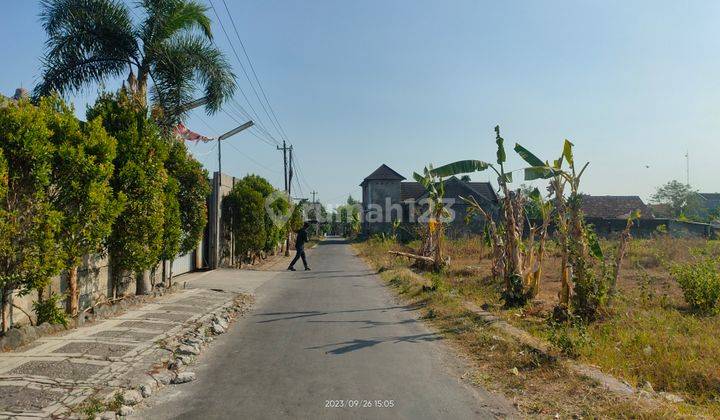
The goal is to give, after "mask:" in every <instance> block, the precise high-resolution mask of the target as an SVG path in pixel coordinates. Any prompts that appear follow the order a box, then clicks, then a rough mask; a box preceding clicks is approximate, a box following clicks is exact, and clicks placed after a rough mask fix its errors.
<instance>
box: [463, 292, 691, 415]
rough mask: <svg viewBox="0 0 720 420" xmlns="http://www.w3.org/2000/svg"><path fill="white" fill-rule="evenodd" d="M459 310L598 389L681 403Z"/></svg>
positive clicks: (476, 310) (473, 308)
mask: <svg viewBox="0 0 720 420" xmlns="http://www.w3.org/2000/svg"><path fill="white" fill-rule="evenodd" d="M463 306H464V308H465V309H467V310H468V311H470V312H472V313H473V314H475V315H477V316H478V318H480V319H481V320H482V321H484V322H485V324H486V325H488V326H490V327H493V328H495V329H497V330H499V331H500V332H502V333H504V334H506V335H508V336H510V337H512V338H514V339H515V340H517V341H519V342H520V343H521V344H523V345H525V346H528V347H530V348H532V349H533V350H535V351H537V352H539V353H541V354H542V355H544V356H545V357H548V358H550V359H551V360H556V361H558V362H560V363H561V364H562V365H563V366H564V367H565V368H566V369H568V370H570V371H571V372H573V373H575V374H577V375H580V376H583V377H585V378H588V379H590V380H592V381H595V382H596V383H598V384H599V385H600V386H602V387H603V388H605V389H606V390H608V391H610V392H612V393H615V394H620V395H624V396H633V395H634V396H637V397H639V398H642V399H646V400H650V401H656V400H663V401H668V402H672V403H681V402H683V401H684V399H683V398H682V397H681V396H679V395H676V394H672V393H669V392H654V391H653V390H652V389H637V388H635V387H633V386H632V385H630V384H628V383H627V382H625V381H623V380H621V379H618V378H616V377H614V376H612V375H608V374H607V373H604V372H602V371H601V370H600V369H598V368H597V367H595V366H591V365H587V364H583V363H578V362H576V361H574V360H571V359H568V358H565V357H563V356H562V354H561V353H560V351H559V350H558V349H557V348H555V347H554V346H553V345H552V344H550V343H548V342H546V341H544V340H541V339H539V338H537V337H535V336H533V335H531V334H530V333H528V332H527V331H525V330H523V329H520V328H517V327H515V326H513V325H511V324H509V323H508V322H507V321H504V320H502V319H500V318H499V317H497V316H495V315H493V314H491V313H490V312H488V311H485V310H483V309H481V308H480V307H478V306H477V305H476V304H474V303H472V302H467V301H466V302H464V303H463Z"/></svg>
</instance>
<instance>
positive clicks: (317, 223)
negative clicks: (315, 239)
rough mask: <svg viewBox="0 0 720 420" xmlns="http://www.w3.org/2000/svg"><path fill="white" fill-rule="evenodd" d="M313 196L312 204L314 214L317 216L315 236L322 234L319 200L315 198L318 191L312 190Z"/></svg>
mask: <svg viewBox="0 0 720 420" xmlns="http://www.w3.org/2000/svg"><path fill="white" fill-rule="evenodd" d="M310 194H312V196H313V199H312V206H313V216H314V217H315V236H320V224H319V223H320V216H321V215H320V209H319V208H318V205H317V200H315V194H317V191H315V190H312V192H311V193H310Z"/></svg>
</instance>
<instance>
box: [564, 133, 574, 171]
mask: <svg viewBox="0 0 720 420" xmlns="http://www.w3.org/2000/svg"><path fill="white" fill-rule="evenodd" d="M573 146H574V144H572V143H570V140H568V139H565V144H563V153H562V155H563V157H564V158H565V160H566V161H567V163H568V164H569V165H573V164H574V163H573V151H572V148H573Z"/></svg>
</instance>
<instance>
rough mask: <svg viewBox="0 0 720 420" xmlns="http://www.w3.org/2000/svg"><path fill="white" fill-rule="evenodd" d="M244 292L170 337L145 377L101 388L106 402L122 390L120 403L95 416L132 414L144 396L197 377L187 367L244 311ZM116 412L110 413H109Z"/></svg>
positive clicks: (247, 305)
mask: <svg viewBox="0 0 720 420" xmlns="http://www.w3.org/2000/svg"><path fill="white" fill-rule="evenodd" d="M243 296H244V297H247V295H242V294H237V293H233V298H232V299H230V300H229V301H228V302H226V303H224V304H222V305H221V306H219V307H218V308H216V309H215V310H213V311H212V312H209V313H207V314H205V315H203V316H202V317H200V318H199V319H197V320H196V321H194V325H193V326H191V327H190V328H188V329H185V330H184V331H181V332H180V333H179V334H178V335H176V336H175V337H174V338H173V339H172V344H171V345H166V346H165V348H166V349H167V350H169V351H171V352H172V356H170V358H169V359H167V360H159V361H158V362H157V363H156V364H155V367H154V368H152V369H151V370H150V371H147V372H145V373H146V374H145V375H144V380H141V381H139V383H137V384H135V385H134V386H133V387H131V388H124V387H117V388H110V389H104V390H102V392H101V394H100V395H98V396H99V397H100V399H101V400H103V401H105V403H106V404H109V403H111V402H112V401H113V399H114V398H115V395H116V394H118V393H121V394H122V397H123V398H122V400H123V405H122V406H121V407H120V408H119V409H118V410H117V412H115V413H113V412H112V411H109V412H108V411H106V412H104V413H101V414H98V415H97V416H96V418H98V419H101V418H102V419H104V418H110V419H115V418H118V417H119V418H123V417H126V416H129V415H132V414H133V412H134V408H133V406H136V405H138V404H141V403H142V401H143V400H144V399H146V398H149V397H150V396H152V395H153V393H154V392H155V391H157V390H159V389H161V388H163V387H165V386H167V385H178V384H184V383H188V382H191V381H194V380H195V379H196V377H195V373H194V372H191V371H189V370H187V367H188V366H189V365H193V364H194V363H195V362H196V360H197V356H199V355H200V354H201V353H202V351H203V350H204V348H205V347H207V346H208V345H209V344H210V343H211V342H212V341H214V340H215V338H216V337H217V336H218V335H221V334H224V333H225V332H226V331H227V330H228V328H229V327H230V323H232V322H233V321H234V320H235V319H236V318H238V317H239V316H242V315H244V313H245V312H246V310H247V309H248V307H249V305H250V304H251V303H252V302H251V301H247V300H243V299H242V298H243ZM111 414H112V415H115V417H113V416H112V415H111Z"/></svg>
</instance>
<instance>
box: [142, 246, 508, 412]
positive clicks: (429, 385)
mask: <svg viewBox="0 0 720 420" xmlns="http://www.w3.org/2000/svg"><path fill="white" fill-rule="evenodd" d="M308 257H309V260H310V264H311V267H312V268H313V271H309V272H306V271H300V270H299V271H297V272H287V271H271V272H267V271H265V272H263V271H241V270H216V271H213V272H209V273H207V274H205V275H203V276H202V277H201V278H198V279H197V280H193V281H192V282H190V283H189V285H190V286H192V287H206V288H219V289H225V290H242V291H246V292H251V293H253V294H255V296H256V303H255V305H254V308H253V310H252V311H251V312H250V313H248V314H247V315H246V316H245V317H242V318H240V319H239V320H238V321H237V322H235V323H234V324H233V325H232V327H231V328H230V330H229V331H228V333H227V334H224V335H223V336H221V337H220V338H219V339H218V340H216V341H215V342H214V343H213V344H212V345H211V346H210V348H209V349H208V350H206V351H205V352H204V353H203V354H202V355H201V357H200V360H199V363H198V365H196V366H194V367H193V368H192V370H194V371H195V373H196V374H197V377H198V379H197V380H196V381H195V382H192V383H189V384H184V385H177V386H170V387H167V388H165V389H163V390H161V391H159V392H158V393H157V395H155V396H153V397H151V398H150V399H149V400H147V402H148V404H149V407H146V408H144V409H141V410H138V411H137V412H136V417H137V418H147V419H170V418H173V419H175V418H181V419H220V418H249V419H279V418H293V419H294V418H300V419H319V418H323V419H324V418H338V419H340V418H342V419H347V418H363V419H364V418H393V419H395V418H406V419H440V418H442V419H471V418H494V417H514V416H515V413H514V411H513V409H512V406H511V404H509V403H508V402H507V401H506V400H504V399H503V398H501V397H499V396H496V395H494V394H489V393H487V392H485V391H484V390H482V389H479V388H477V387H474V386H471V385H469V384H466V383H465V381H464V380H463V379H461V377H462V375H463V373H464V372H466V371H467V367H466V366H465V365H464V362H463V361H462V360H460V359H459V358H458V357H457V355H456V354H455V353H454V352H453V351H452V350H451V349H450V348H449V347H448V346H447V345H446V344H445V343H444V342H443V339H442V337H441V336H439V335H437V334H435V333H434V332H433V331H431V330H429V329H428V328H427V327H426V326H425V325H424V324H423V322H422V321H420V320H419V319H418V318H417V317H418V314H417V312H416V311H413V310H411V309H410V308H408V307H405V306H403V305H402V304H400V303H398V302H397V301H396V300H395V298H394V297H393V296H392V295H391V293H390V291H388V290H387V289H386V288H385V287H384V286H383V285H382V283H381V280H380V279H379V278H378V277H377V276H376V275H375V274H374V273H373V272H372V271H371V270H369V269H368V266H367V265H366V264H365V263H364V262H363V261H362V260H361V259H360V258H358V257H357V256H355V254H354V251H353V249H352V247H351V246H350V245H348V244H345V243H343V242H342V241H325V242H321V244H320V245H319V246H318V247H317V248H315V249H313V250H311V251H310V252H308ZM301 266H302V264H299V266H298V268H301ZM279 268H280V267H279Z"/></svg>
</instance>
